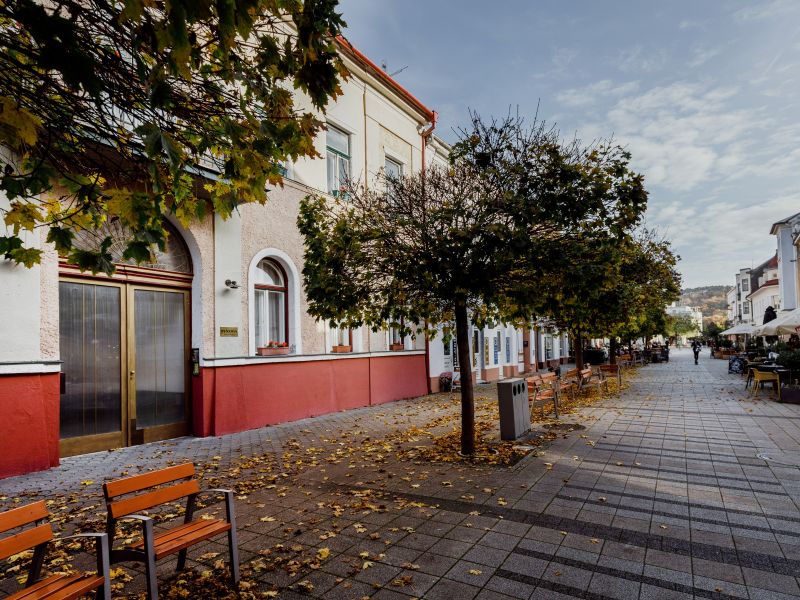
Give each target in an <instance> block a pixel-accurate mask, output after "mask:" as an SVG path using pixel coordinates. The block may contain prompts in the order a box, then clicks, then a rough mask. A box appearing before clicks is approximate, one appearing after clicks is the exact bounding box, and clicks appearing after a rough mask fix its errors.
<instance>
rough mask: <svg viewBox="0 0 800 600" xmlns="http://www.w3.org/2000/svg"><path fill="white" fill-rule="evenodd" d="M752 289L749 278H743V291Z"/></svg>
mask: <svg viewBox="0 0 800 600" xmlns="http://www.w3.org/2000/svg"><path fill="white" fill-rule="evenodd" d="M749 290H750V282H749V281H748V280H747V279H742V291H743V292H747V291H749Z"/></svg>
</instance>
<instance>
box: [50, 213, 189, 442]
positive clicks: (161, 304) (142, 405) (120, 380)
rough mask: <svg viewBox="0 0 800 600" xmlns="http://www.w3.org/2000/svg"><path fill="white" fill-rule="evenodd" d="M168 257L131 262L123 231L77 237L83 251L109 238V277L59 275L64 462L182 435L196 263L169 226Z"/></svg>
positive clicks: (71, 270) (66, 271) (66, 268)
mask: <svg viewBox="0 0 800 600" xmlns="http://www.w3.org/2000/svg"><path fill="white" fill-rule="evenodd" d="M166 228H167V231H168V238H167V245H166V248H165V251H163V252H162V251H160V250H159V249H158V248H157V247H154V248H153V250H152V258H151V261H150V262H149V263H146V264H145V263H143V264H140V265H136V264H132V263H131V262H129V261H126V260H125V259H124V258H123V256H122V252H123V250H124V247H125V244H124V239H126V238H127V237H128V232H126V231H125V230H124V229H123V228H122V227H121V226H120V225H119V224H118V222H110V223H107V224H106V226H105V227H103V228H102V229H100V230H93V231H83V232H79V233H78V234H76V237H75V244H76V245H77V246H78V247H86V248H96V247H97V245H98V244H99V241H100V240H102V239H104V238H105V237H106V236H111V238H112V240H113V243H112V245H111V248H110V252H111V254H112V256H113V258H114V262H115V264H116V272H115V273H114V276H113V277H107V276H105V275H101V274H98V275H92V274H89V273H81V272H80V271H79V270H78V269H77V268H76V267H74V266H72V265H69V264H67V263H66V262H64V261H62V262H61V263H60V265H59V333H60V336H59V337H60V353H61V360H62V373H63V377H64V383H63V385H62V390H61V391H62V393H61V412H60V427H61V454H62V456H69V455H73V454H83V453H86V452H94V451H97V450H105V449H108V448H116V447H120V446H127V445H135V444H141V443H144V442H149V441H156V440H162V439H168V438H172V437H177V436H180V435H186V434H187V433H189V431H190V427H189V419H190V414H189V400H190V398H189V389H190V386H189V344H190V339H191V338H190V313H191V310H190V306H191V298H190V290H191V284H192V263H191V258H190V256H189V251H188V249H187V248H186V245H185V243H184V242H183V240H182V238H181V236H180V234H179V233H178V232H177V231H176V230H175V229H174V227H172V226H171V225H169V224H167V225H166Z"/></svg>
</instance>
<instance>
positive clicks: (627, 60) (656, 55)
mask: <svg viewBox="0 0 800 600" xmlns="http://www.w3.org/2000/svg"><path fill="white" fill-rule="evenodd" d="M666 62H667V53H666V52H665V51H664V50H655V51H649V52H648V51H645V49H644V47H643V46H641V45H637V46H634V47H632V48H628V49H625V50H620V51H619V53H618V54H617V56H616V58H615V59H613V60H612V64H613V65H614V66H615V67H617V68H618V69H619V70H620V71H622V72H624V73H630V72H637V73H651V72H653V71H659V70H661V69H662V68H663V67H664V66H665V64H666Z"/></svg>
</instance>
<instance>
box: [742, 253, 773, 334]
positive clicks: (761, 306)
mask: <svg viewBox="0 0 800 600" xmlns="http://www.w3.org/2000/svg"><path fill="white" fill-rule="evenodd" d="M750 280H751V286H750V293H749V294H748V295H747V296H746V297H745V299H746V300H747V301H749V302H750V313H751V315H752V317H753V323H754V324H755V325H761V324H762V323H763V322H764V312H765V311H766V310H767V307H770V306H771V307H772V308H774V309H775V310H776V311H777V310H780V308H781V298H780V293H779V281H780V280H779V278H778V255H777V253H776V254H775V256H773V257H772V258H770V259H769V260H768V261H766V262H764V263H762V264H760V265H758V266H757V267H756V268H754V269H751V271H750Z"/></svg>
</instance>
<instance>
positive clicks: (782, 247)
mask: <svg viewBox="0 0 800 600" xmlns="http://www.w3.org/2000/svg"><path fill="white" fill-rule="evenodd" d="M770 233H771V234H772V235H774V236H776V237H777V244H778V252H777V270H778V297H779V298H780V305H781V309H783V310H793V309H795V308H797V307H798V306H799V305H800V304H798V297H800V294H799V293H798V275H797V268H798V265H797V244H798V243H800V213H797V214H794V215H792V216H791V217H787V218H786V219H783V220H782V221H778V222H777V223H774V224H773V225H772V229H770ZM776 309H777V307H776Z"/></svg>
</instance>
